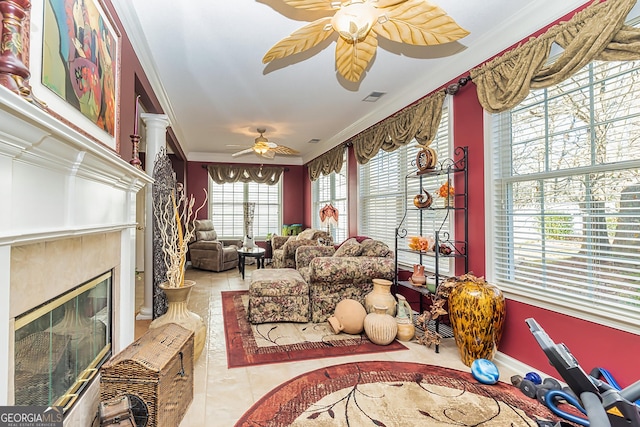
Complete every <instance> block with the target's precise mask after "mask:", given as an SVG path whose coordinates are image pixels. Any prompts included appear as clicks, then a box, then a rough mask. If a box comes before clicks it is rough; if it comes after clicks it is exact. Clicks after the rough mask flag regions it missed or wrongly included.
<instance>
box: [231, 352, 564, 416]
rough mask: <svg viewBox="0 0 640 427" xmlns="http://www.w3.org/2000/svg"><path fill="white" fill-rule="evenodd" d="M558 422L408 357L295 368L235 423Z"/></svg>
mask: <svg viewBox="0 0 640 427" xmlns="http://www.w3.org/2000/svg"><path fill="white" fill-rule="evenodd" d="M537 419H543V420H552V421H558V418H557V417H556V416H555V415H553V414H552V413H551V412H550V411H549V409H548V408H546V407H545V406H544V405H542V404H541V403H540V402H538V401H537V400H535V399H529V398H528V397H526V396H524V394H522V392H521V391H520V390H519V389H518V388H516V387H514V386H512V385H510V384H505V383H498V384H494V385H485V384H480V383H478V382H477V381H475V380H474V379H473V377H472V376H471V374H470V373H467V372H462V371H458V370H453V369H448V368H442V367H438V366H432V365H423V364H420V363H409V362H384V361H377V362H356V363H347V364H342V365H336V366H329V367H325V368H321V369H317V370H315V371H311V372H308V373H306V374H303V375H300V376H298V377H296V378H293V379H292V380H289V381H287V382H285V383H284V384H282V385H280V386H278V387H276V388H275V389H274V390H272V391H270V392H269V393H267V395H265V396H264V397H263V398H262V399H260V400H259V401H258V402H256V404H255V405H253V406H252V407H251V409H249V410H248V411H247V412H246V413H245V414H244V415H243V416H242V418H240V420H239V421H238V422H237V423H236V427H248V426H262V427H279V426H282V427H284V426H378V427H392V426H397V427H414V426H458V427H460V426H483V427H489V426H493V427H524V426H528V427H534V426H537V425H538V424H537V422H536V420H537Z"/></svg>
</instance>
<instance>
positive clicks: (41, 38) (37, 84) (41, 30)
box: [29, 0, 120, 150]
mask: <svg viewBox="0 0 640 427" xmlns="http://www.w3.org/2000/svg"><path fill="white" fill-rule="evenodd" d="M31 19H32V25H31V35H30V50H31V53H30V67H29V68H30V71H31V78H30V83H31V87H32V89H33V93H34V95H35V96H36V97H37V98H38V99H39V100H42V101H44V102H45V103H46V104H47V106H48V108H49V110H51V112H52V113H53V114H55V115H57V116H59V118H60V119H62V120H63V121H65V122H67V124H69V125H71V126H72V127H75V128H76V129H78V130H80V131H81V132H83V133H86V134H88V135H90V136H91V137H93V139H95V140H97V141H99V142H101V143H103V144H105V145H107V146H108V147H110V148H112V149H113V150H117V148H118V147H117V146H116V140H117V138H116V136H117V135H118V129H117V128H118V120H117V118H118V108H119V99H118V93H119V78H120V76H119V68H120V66H119V60H120V58H119V57H120V36H119V34H118V33H117V31H116V30H115V28H114V25H113V23H112V22H113V21H112V20H111V19H110V16H109V15H108V14H107V13H106V9H105V8H104V6H103V4H102V3H101V2H100V1H99V0H35V1H33V2H32V6H31ZM34 23H35V24H36V25H34Z"/></svg>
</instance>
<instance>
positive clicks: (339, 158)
mask: <svg viewBox="0 0 640 427" xmlns="http://www.w3.org/2000/svg"><path fill="white" fill-rule="evenodd" d="M344 149H345V146H344V145H342V144H340V145H338V146H337V147H334V148H332V149H331V150H329V151H327V152H326V153H324V154H323V155H321V156H319V157H317V158H315V159H313V160H311V161H310V162H309V164H308V165H307V166H308V168H309V178H311V181H315V180H316V179H318V178H320V175H321V174H324V175H329V174H330V173H331V172H336V173H338V172H340V170H341V169H342V164H343V161H344Z"/></svg>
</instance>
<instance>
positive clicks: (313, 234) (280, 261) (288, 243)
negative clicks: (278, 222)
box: [271, 228, 333, 268]
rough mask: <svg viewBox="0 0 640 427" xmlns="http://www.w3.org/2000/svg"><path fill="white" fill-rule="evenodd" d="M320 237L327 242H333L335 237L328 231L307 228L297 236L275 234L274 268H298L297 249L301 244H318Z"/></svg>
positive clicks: (272, 241)
mask: <svg viewBox="0 0 640 427" xmlns="http://www.w3.org/2000/svg"><path fill="white" fill-rule="evenodd" d="M318 239H322V240H323V241H324V242H326V244H333V239H332V237H331V235H330V234H328V233H327V232H326V231H322V230H315V229H313V228H307V229H306V230H304V231H303V232H301V233H300V234H298V235H297V236H273V237H272V238H271V249H272V251H273V255H272V260H273V264H272V267H273V268H296V250H297V249H298V248H299V247H301V246H318V245H319V243H318Z"/></svg>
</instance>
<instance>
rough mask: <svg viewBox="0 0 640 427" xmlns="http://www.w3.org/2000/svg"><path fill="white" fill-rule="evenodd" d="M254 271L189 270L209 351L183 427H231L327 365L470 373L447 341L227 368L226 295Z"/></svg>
mask: <svg viewBox="0 0 640 427" xmlns="http://www.w3.org/2000/svg"><path fill="white" fill-rule="evenodd" d="M254 269H255V266H247V271H246V276H245V280H242V278H241V277H240V274H239V273H238V270H237V269H233V270H229V271H226V272H223V273H212V272H207V271H201V270H196V269H189V270H187V275H186V276H187V279H191V280H195V281H196V283H197V285H196V287H195V288H194V290H193V291H192V294H191V297H190V302H189V308H190V309H191V310H192V311H194V312H196V313H198V314H199V315H201V316H202V317H203V319H204V320H205V322H206V324H207V326H208V330H207V341H206V343H205V350H204V351H203V353H202V355H201V356H200V358H199V359H198V361H197V362H196V366H195V373H194V379H195V383H194V399H193V402H192V403H191V406H190V407H189V409H188V411H187V413H186V414H185V416H184V418H183V420H182V422H181V424H180V427H201V426H213V427H232V426H234V424H235V423H236V421H237V420H238V419H239V418H240V416H241V415H242V414H243V413H244V412H245V411H246V410H247V409H249V408H250V407H251V405H253V404H254V403H255V402H256V401H257V400H259V399H260V398H261V397H262V396H263V395H265V394H266V393H267V392H268V391H269V390H271V389H273V388H275V387H276V386H278V385H279V384H281V383H282V382H284V381H286V380H287V379H290V378H293V377H295V376H297V375H300V374H303V373H305V372H308V371H312V370H315V369H318V368H322V367H324V366H330V365H335V364H340V363H347V362H353V361H358V360H395V361H408V362H420V363H425V364H433V365H440V366H446V367H450V368H454V369H460V370H464V371H468V370H469V368H468V367H466V366H465V365H464V364H463V363H462V362H461V361H460V358H459V356H458V351H457V348H456V346H455V343H454V341H453V339H445V340H444V341H443V344H442V345H441V346H440V353H438V354H436V353H435V351H434V350H433V348H426V347H425V346H423V345H420V344H417V343H415V342H409V343H405V345H406V346H407V347H409V350H401V351H394V352H389V353H377V354H368V355H361V356H345V357H335V358H328V359H319V360H310V361H301V362H289V363H279V364H270V365H262V366H255V367H247V368H233V369H228V368H227V356H226V350H225V342H224V330H223V320H222V302H221V297H220V292H221V291H228V290H242V289H248V288H249V283H250V281H251V272H252V271H254ZM137 285H138V286H137V291H136V300H137V302H138V304H137V306H138V307H140V306H141V305H142V280H139V281H138V282H137ZM147 325H148V321H147V322H144V321H141V322H137V325H136V334H141V333H143V332H144V330H146V327H147ZM496 364H497V365H498V367H499V369H500V374H501V380H503V381H509V378H510V377H511V375H513V370H512V369H510V368H509V367H506V366H501V365H500V363H499V362H496Z"/></svg>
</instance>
